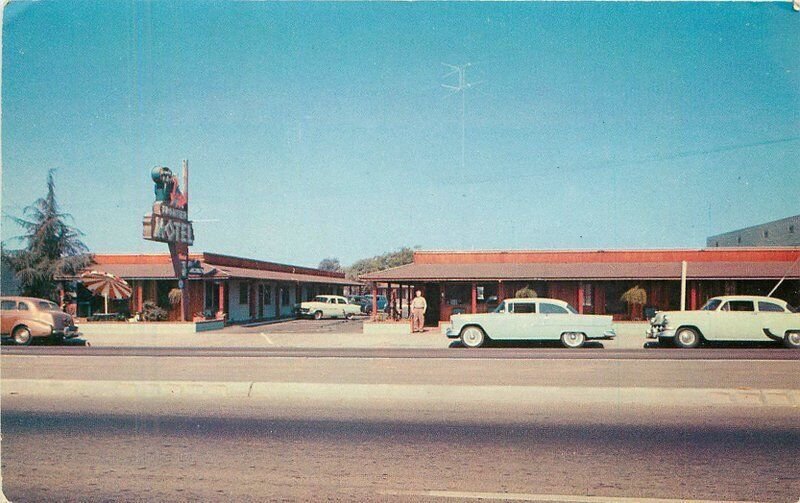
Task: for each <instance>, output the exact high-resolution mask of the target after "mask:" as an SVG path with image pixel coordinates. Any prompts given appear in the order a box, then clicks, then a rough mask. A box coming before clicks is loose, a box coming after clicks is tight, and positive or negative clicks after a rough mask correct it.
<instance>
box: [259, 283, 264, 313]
mask: <svg viewBox="0 0 800 503" xmlns="http://www.w3.org/2000/svg"><path fill="white" fill-rule="evenodd" d="M258 317H259V318H263V317H264V285H258Z"/></svg>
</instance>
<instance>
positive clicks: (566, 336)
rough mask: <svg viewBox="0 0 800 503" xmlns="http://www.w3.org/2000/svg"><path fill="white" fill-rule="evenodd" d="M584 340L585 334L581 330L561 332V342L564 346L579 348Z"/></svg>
mask: <svg viewBox="0 0 800 503" xmlns="http://www.w3.org/2000/svg"><path fill="white" fill-rule="evenodd" d="M584 342H586V336H585V335H584V334H583V333H581V332H564V333H563V334H561V344H563V345H564V347H565V348H579V347H581V346H583V343H584Z"/></svg>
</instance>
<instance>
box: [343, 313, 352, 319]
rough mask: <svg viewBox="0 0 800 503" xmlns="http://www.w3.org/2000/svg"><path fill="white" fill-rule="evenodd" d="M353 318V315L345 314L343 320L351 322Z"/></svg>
mask: <svg viewBox="0 0 800 503" xmlns="http://www.w3.org/2000/svg"><path fill="white" fill-rule="evenodd" d="M353 316H355V315H354V314H353V313H347V314H345V315H344V318H345V319H346V320H352V319H353Z"/></svg>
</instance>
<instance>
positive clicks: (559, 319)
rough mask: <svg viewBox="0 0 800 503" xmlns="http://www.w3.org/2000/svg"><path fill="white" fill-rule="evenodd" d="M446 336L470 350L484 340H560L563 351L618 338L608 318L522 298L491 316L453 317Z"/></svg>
mask: <svg viewBox="0 0 800 503" xmlns="http://www.w3.org/2000/svg"><path fill="white" fill-rule="evenodd" d="M445 335H447V337H449V338H451V339H459V338H460V339H461V342H462V344H464V346H467V347H469V348H477V347H480V346H482V345H483V344H484V343H485V342H486V341H487V340H498V341H499V340H531V341H532V340H536V341H559V340H560V341H561V344H563V345H564V346H565V347H568V348H579V347H581V346H583V344H584V343H585V342H586V341H587V340H589V339H595V340H596V339H613V338H614V337H616V335H617V334H616V332H615V331H614V328H613V326H612V323H611V316H602V315H589V314H578V312H577V311H576V310H575V308H573V307H572V306H571V305H569V304H568V303H566V302H564V301H563V300H557V299H545V298H533V299H531V298H525V299H506V300H504V301H503V302H501V303H500V305H498V306H497V308H496V309H495V310H494V311H492V312H490V313H481V314H457V315H454V316H452V317H451V318H450V326H449V327H447V330H446V332H445Z"/></svg>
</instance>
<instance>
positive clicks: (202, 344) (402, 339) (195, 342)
mask: <svg viewBox="0 0 800 503" xmlns="http://www.w3.org/2000/svg"><path fill="white" fill-rule="evenodd" d="M646 327H647V324H646V323H617V324H615V329H616V331H617V338H616V339H615V340H609V341H598V342H599V343H600V344H602V345H603V347H604V348H607V349H641V348H642V346H643V345H644V343H645V342H646V339H645V338H644V331H645V329H646ZM84 340H86V341H87V343H88V344H90V345H91V346H95V347H180V348H209V347H234V348H276V347H277V348H356V349H360V348H446V347H448V346H449V345H450V344H452V343H453V342H454V340H451V339H448V338H447V337H445V336H444V335H443V334H441V333H440V332H439V330H437V329H434V328H429V329H428V331H427V332H425V333H422V334H406V335H391V334H368V335H367V334H360V333H269V334H267V333H261V332H250V333H241V332H228V331H219V330H218V331H213V332H201V333H193V334H185V333H183V334H181V333H175V334H147V335H128V334H114V333H106V334H93V335H91V336H85V337H84ZM592 344H597V343H592ZM509 351H513V348H509Z"/></svg>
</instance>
